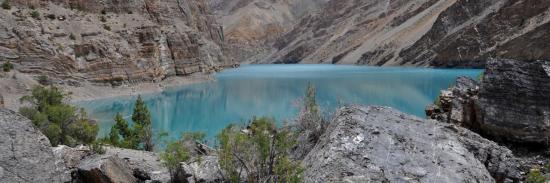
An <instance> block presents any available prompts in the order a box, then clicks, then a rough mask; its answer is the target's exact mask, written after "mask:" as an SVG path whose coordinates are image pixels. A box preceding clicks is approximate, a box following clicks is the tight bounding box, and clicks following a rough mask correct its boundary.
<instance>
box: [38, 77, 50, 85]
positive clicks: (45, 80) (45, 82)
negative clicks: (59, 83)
mask: <svg viewBox="0 0 550 183" xmlns="http://www.w3.org/2000/svg"><path fill="white" fill-rule="evenodd" d="M36 81H38V83H40V84H41V85H49V84H51V83H50V79H49V78H48V76H46V75H40V76H38V77H37V78H36Z"/></svg>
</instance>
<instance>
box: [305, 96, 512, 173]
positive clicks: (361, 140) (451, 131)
mask: <svg viewBox="0 0 550 183" xmlns="http://www.w3.org/2000/svg"><path fill="white" fill-rule="evenodd" d="M303 163H304V166H305V167H308V169H307V170H306V172H305V174H304V178H305V180H306V182H330V181H336V182H339V181H344V182H345V181H352V182H407V181H412V182H495V180H496V181H497V182H502V181H505V180H506V181H514V180H515V181H518V180H519V179H520V176H521V175H520V172H519V170H518V169H517V167H516V166H517V165H516V164H515V163H517V161H516V159H515V158H514V157H513V155H512V152H511V151H510V150H509V149H507V148H505V147H502V146H499V145H497V144H496V143H494V142H492V141H489V140H487V139H484V138H482V137H481V136H479V135H478V134H476V133H473V132H471V131H469V130H467V129H464V128H461V127H458V126H456V125H453V124H446V123H439V122H437V121H434V120H424V119H419V118H416V117H412V116H410V115H407V114H404V113H401V112H398V111H396V110H393V109H391V108H387V107H360V106H352V107H345V108H342V109H340V110H339V111H338V112H337V113H336V115H335V118H334V120H333V121H332V122H331V124H330V125H329V127H328V128H327V131H326V132H325V133H324V134H323V136H321V140H320V142H319V143H318V144H317V145H316V146H315V148H313V149H312V150H311V152H310V153H309V154H308V155H307V156H306V158H305V159H304V161H303Z"/></svg>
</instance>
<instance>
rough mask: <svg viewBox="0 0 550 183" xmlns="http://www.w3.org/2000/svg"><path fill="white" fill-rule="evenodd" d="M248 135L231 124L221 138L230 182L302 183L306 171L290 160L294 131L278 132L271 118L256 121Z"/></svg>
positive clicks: (221, 157)
mask: <svg viewBox="0 0 550 183" xmlns="http://www.w3.org/2000/svg"><path fill="white" fill-rule="evenodd" d="M249 127H250V129H249V132H248V133H243V132H242V131H241V129H242V127H239V126H236V125H230V126H228V127H226V128H225V129H224V130H222V132H221V133H220V134H219V135H218V140H219V143H220V144H219V146H220V147H219V150H218V155H219V164H220V167H221V168H222V169H223V170H224V172H226V174H227V175H225V177H226V178H227V179H228V180H227V181H229V182H241V181H243V180H241V175H243V174H244V175H248V177H246V178H247V181H248V182H267V181H269V180H271V181H273V182H285V181H290V182H301V179H302V172H303V168H302V167H301V165H300V163H299V162H296V161H293V160H291V159H290V158H289V151H290V149H291V148H292V147H294V146H295V144H296V141H295V139H294V137H293V134H292V132H291V131H289V130H287V129H278V128H277V127H276V126H275V123H274V120H273V119H270V118H255V119H253V120H252V121H251V123H250V126H249ZM243 171H244V172H243Z"/></svg>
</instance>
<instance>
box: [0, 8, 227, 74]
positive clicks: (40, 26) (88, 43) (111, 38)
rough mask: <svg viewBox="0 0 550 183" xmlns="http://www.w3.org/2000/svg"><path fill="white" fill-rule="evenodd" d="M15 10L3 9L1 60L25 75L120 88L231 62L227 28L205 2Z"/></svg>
mask: <svg viewBox="0 0 550 183" xmlns="http://www.w3.org/2000/svg"><path fill="white" fill-rule="evenodd" d="M12 5H14V7H12V9H11V10H3V11H0V17H1V18H0V60H10V61H11V62H12V63H16V67H17V69H18V70H20V71H21V72H26V73H33V74H40V75H49V76H52V77H57V78H61V79H75V80H88V81H93V82H110V83H114V84H117V83H121V82H127V81H158V80H161V79H163V78H165V77H168V76H173V75H188V74H192V73H197V72H208V71H210V70H212V69H213V68H214V67H216V66H219V65H224V64H225V57H224V56H223V54H222V48H221V46H220V45H222V42H223V31H222V28H221V25H218V24H217V22H216V19H217V18H216V17H215V16H214V15H212V14H211V11H210V9H209V5H208V2H206V1H203V0H196V1H182V0H168V1H165V0H162V1H160V0H123V1H114V0H113V1H111V0H109V1H62V0H51V1H37V0H24V1H12ZM33 8H34V10H33ZM31 15H32V16H31Z"/></svg>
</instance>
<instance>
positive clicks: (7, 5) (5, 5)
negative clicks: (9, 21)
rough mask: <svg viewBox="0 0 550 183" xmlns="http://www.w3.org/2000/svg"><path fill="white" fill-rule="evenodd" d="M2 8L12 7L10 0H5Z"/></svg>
mask: <svg viewBox="0 0 550 183" xmlns="http://www.w3.org/2000/svg"><path fill="white" fill-rule="evenodd" d="M2 8H3V9H5V10H9V9H11V5H10V1H9V0H4V2H2Z"/></svg>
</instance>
